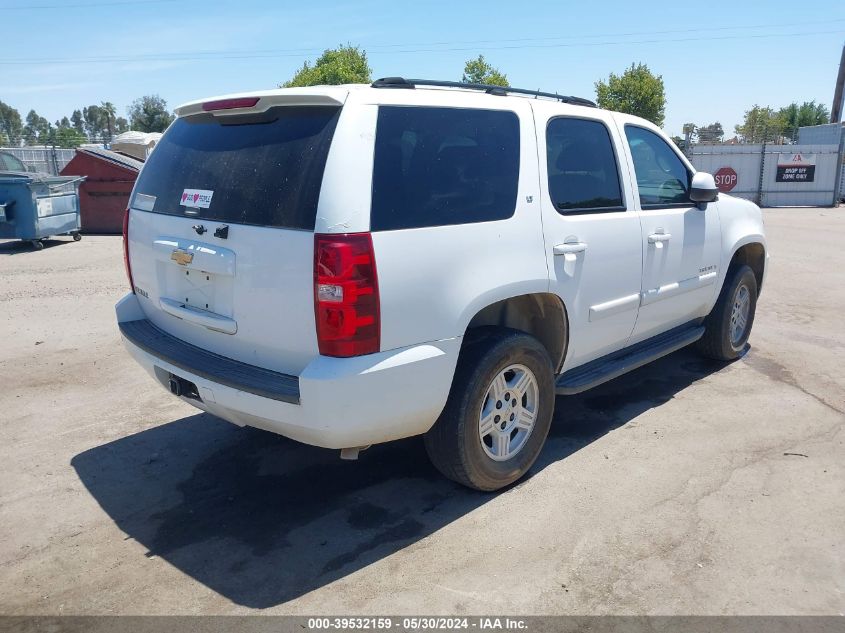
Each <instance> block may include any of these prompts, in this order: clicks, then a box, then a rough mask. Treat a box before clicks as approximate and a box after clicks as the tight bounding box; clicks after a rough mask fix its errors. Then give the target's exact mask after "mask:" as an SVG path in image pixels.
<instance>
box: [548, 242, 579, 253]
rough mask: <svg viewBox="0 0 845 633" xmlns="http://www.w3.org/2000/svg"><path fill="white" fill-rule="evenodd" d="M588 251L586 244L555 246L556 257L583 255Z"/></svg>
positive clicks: (567, 243)
mask: <svg viewBox="0 0 845 633" xmlns="http://www.w3.org/2000/svg"><path fill="white" fill-rule="evenodd" d="M585 250H587V245H586V244H585V243H584V242H564V243H563V244H555V247H554V252H555V255H570V254H575V253H583V252H584V251H585Z"/></svg>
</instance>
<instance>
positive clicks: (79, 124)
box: [70, 110, 85, 134]
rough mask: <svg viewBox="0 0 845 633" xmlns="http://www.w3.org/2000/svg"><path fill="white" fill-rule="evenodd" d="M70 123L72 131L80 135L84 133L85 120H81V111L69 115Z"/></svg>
mask: <svg viewBox="0 0 845 633" xmlns="http://www.w3.org/2000/svg"><path fill="white" fill-rule="evenodd" d="M70 122H71V123H72V124H73V129H75V130H76V131H77V132H79V133H80V134H84V133H85V119H83V118H82V111H81V110H74V111H73V114H71V115H70Z"/></svg>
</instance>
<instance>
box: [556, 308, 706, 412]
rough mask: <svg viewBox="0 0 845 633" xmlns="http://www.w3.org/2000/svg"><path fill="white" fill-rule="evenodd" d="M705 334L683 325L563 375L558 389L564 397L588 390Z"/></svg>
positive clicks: (693, 327)
mask: <svg viewBox="0 0 845 633" xmlns="http://www.w3.org/2000/svg"><path fill="white" fill-rule="evenodd" d="M703 335H704V326H703V325H682V326H681V327H679V328H674V329H672V330H669V331H668V332H664V333H663V334H658V335H657V336H655V337H652V338H650V339H647V340H645V341H642V342H640V343H637V344H636V345H632V346H631V347H627V348H625V349H623V350H620V351H618V352H613V353H612V354H608V355H607V356H602V357H601V358H597V359H596V360H594V361H590V362H589V363H587V364H586V365H582V366H581V367H576V368H575V369H570V370H569V371H566V372H564V373H562V374H560V375H559V376H558V377H557V381H556V384H555V390H556V391H557V394H558V395H561V396H569V395H572V394H575V393H581V392H582V391H587V389H592V388H593V387H597V386H598V385H600V384H602V383H604V382H607V381H608V380H613V379H614V378H617V377H619V376H621V375H622V374H627V373H628V372H629V371H632V370H634V369H637V368H638V367H642V366H643V365H645V364H647V363H650V362H651V361H653V360H657V359H658V358H660V357H662V356H666V355H667V354H671V353H672V352H674V351H677V350H679V349H681V348H682V347H686V346H687V345H689V344H690V343H695V342H696V341H697V340H698V339H700V338H701V337H702V336H703Z"/></svg>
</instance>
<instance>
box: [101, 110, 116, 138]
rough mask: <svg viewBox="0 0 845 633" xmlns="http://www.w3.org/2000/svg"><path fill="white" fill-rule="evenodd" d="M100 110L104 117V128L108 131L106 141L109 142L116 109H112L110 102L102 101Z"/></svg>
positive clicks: (112, 133) (112, 134)
mask: <svg viewBox="0 0 845 633" xmlns="http://www.w3.org/2000/svg"><path fill="white" fill-rule="evenodd" d="M100 109H101V110H102V111H103V114H104V115H105V117H106V125H105V128H106V130H108V140H109V141H111V139H112V137H113V136H114V120H115V117H116V116H117V108H115V107H114V104H113V103H112V102H111V101H102V102H101V103H100Z"/></svg>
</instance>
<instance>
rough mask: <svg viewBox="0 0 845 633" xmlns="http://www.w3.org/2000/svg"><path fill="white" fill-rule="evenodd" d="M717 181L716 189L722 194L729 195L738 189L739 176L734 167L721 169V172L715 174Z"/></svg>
mask: <svg viewBox="0 0 845 633" xmlns="http://www.w3.org/2000/svg"><path fill="white" fill-rule="evenodd" d="M713 178H714V179H715V180H716V187H717V188H718V189H719V191H721V192H722V193H728V192H729V191H730V190H731V189H733V188H734V187H736V180H737V175H736V172H735V171H734V170H733V167H720V168H719V170H718V171H717V172H716V173H715V174H713Z"/></svg>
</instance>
